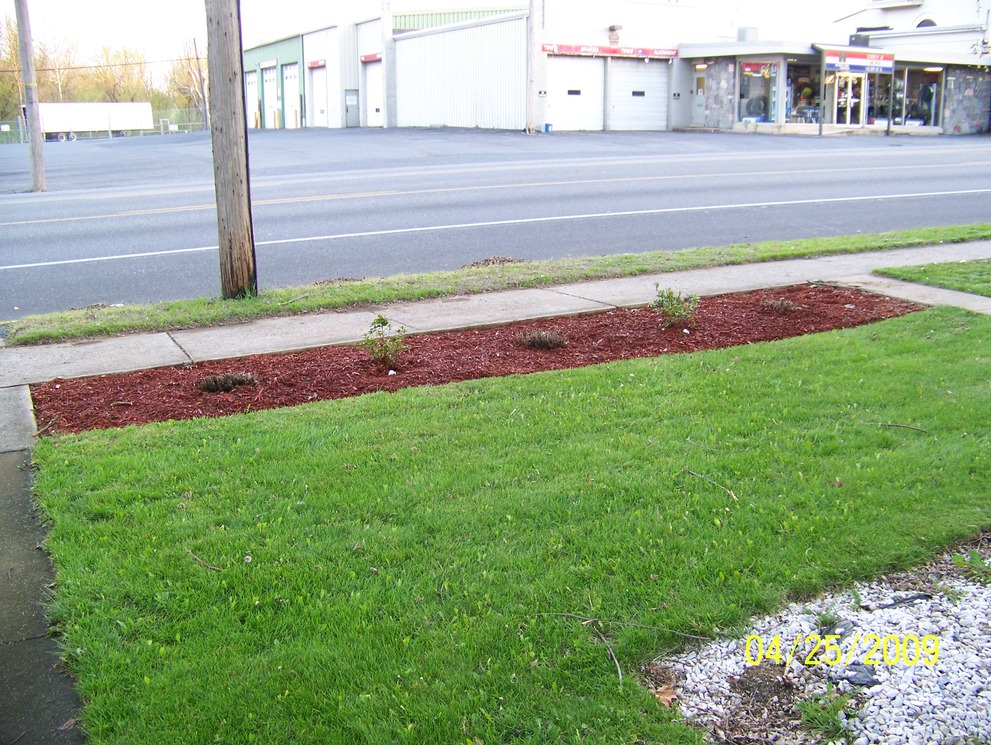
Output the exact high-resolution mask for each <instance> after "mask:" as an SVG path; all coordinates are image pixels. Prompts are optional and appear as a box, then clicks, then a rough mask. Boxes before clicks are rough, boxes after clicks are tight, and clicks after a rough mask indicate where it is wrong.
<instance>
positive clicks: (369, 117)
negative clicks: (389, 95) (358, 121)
mask: <svg viewBox="0 0 991 745" xmlns="http://www.w3.org/2000/svg"><path fill="white" fill-rule="evenodd" d="M362 68H363V69H364V72H365V97H364V104H365V126H366V127H384V126H385V110H384V108H383V105H384V99H385V96H384V95H383V94H384V91H383V85H382V63H381V62H380V61H379V62H366V63H365V64H364V65H362Z"/></svg>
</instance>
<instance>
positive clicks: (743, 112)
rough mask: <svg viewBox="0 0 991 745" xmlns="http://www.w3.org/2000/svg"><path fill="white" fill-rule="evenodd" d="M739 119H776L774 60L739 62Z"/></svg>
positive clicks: (776, 99) (775, 67)
mask: <svg viewBox="0 0 991 745" xmlns="http://www.w3.org/2000/svg"><path fill="white" fill-rule="evenodd" d="M739 104H740V105H739V111H738V114H737V116H738V118H739V121H747V122H774V121H777V113H778V112H777V107H778V66H777V64H776V63H774V62H742V63H740V102H739Z"/></svg>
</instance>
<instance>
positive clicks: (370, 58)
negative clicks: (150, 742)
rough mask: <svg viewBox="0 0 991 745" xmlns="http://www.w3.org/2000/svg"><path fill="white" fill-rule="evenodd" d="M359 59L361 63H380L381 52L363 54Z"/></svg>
mask: <svg viewBox="0 0 991 745" xmlns="http://www.w3.org/2000/svg"><path fill="white" fill-rule="evenodd" d="M359 59H360V60H361V61H362V62H381V61H382V52H376V53H375V54H363V55H361V57H359Z"/></svg>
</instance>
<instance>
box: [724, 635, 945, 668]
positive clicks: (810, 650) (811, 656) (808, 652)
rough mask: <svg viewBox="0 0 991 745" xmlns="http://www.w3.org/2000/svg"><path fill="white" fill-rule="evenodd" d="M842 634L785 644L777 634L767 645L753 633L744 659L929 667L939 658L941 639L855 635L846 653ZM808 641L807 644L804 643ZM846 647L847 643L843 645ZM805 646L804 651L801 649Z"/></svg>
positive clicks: (756, 662) (755, 662)
mask: <svg viewBox="0 0 991 745" xmlns="http://www.w3.org/2000/svg"><path fill="white" fill-rule="evenodd" d="M839 641H840V635H839V634H826V635H825V636H820V635H819V634H807V635H805V636H796V637H795V638H794V640H792V642H791V644H788V643H787V642H783V641H782V639H781V635H780V634H776V635H774V636H772V637H771V638H770V639H768V640H767V641H766V643H765V640H764V637H762V636H760V635H759V634H751V635H750V636H748V637H747V644H746V647H744V657H745V658H746V661H747V664H748V665H759V664H760V663H761V662H763V661H764V660H769V661H771V662H774V663H775V664H777V665H780V664H782V663H784V665H785V667H788V666H789V665H791V663H792V660H799V661H800V662H801V663H802V664H803V665H806V666H808V667H811V666H813V665H850V664H861V665H897V664H899V663H904V664H906V665H910V666H911V665H918V664H920V663H921V664H923V665H929V666H933V665H935V664H936V661H937V660H938V659H939V637H938V636H934V635H932V634H928V635H926V636H923V637H921V638H920V637H918V636H916V635H915V634H906V635H904V636H896V635H895V634H888V635H887V636H881V635H879V634H864V635H863V636H861V635H860V634H856V635H854V637H853V638H852V640H851V643H850V646H849V648H848V649H846V651H844V650H843V649H841V648H840V646H839V644H838V642H839ZM803 642H804V644H803ZM843 646H844V647H846V644H844V645H843ZM799 647H801V649H799Z"/></svg>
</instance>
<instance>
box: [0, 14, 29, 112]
mask: <svg viewBox="0 0 991 745" xmlns="http://www.w3.org/2000/svg"><path fill="white" fill-rule="evenodd" d="M17 50H18V38H17V25H16V24H15V23H14V21H13V19H12V18H11V17H10V16H5V17H4V19H3V20H2V21H0V119H3V120H10V119H16V118H17V117H18V116H20V114H21V102H22V101H23V100H24V93H23V90H22V88H21V60H20V53H19V52H18V51H17Z"/></svg>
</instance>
